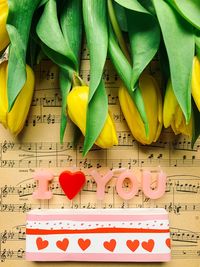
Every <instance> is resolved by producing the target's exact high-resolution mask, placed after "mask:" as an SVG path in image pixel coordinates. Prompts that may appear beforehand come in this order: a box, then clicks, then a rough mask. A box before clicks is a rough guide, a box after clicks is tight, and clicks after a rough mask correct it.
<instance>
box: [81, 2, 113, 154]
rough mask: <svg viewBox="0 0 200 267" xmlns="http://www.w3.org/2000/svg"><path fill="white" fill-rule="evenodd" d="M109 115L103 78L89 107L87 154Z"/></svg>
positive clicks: (85, 143)
mask: <svg viewBox="0 0 200 267" xmlns="http://www.w3.org/2000/svg"><path fill="white" fill-rule="evenodd" d="M95 1H96V0H95ZM107 115H108V98H107V93H106V89H105V86H104V83H103V81H102V79H101V81H100V83H99V85H98V87H97V89H96V91H95V93H94V95H93V98H92V99H91V101H90V102H89V105H88V109H87V121H86V134H85V140H84V147H83V156H85V155H86V154H87V153H88V151H89V150H90V148H91V147H92V146H93V144H94V143H95V141H96V139H97V138H98V136H99V134H100V133H101V130H102V128H103V126H104V124H105V121H106V118H107Z"/></svg>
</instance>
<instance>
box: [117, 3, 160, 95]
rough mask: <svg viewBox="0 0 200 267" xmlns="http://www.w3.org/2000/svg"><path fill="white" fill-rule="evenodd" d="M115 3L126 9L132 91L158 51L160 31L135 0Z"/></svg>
mask: <svg viewBox="0 0 200 267" xmlns="http://www.w3.org/2000/svg"><path fill="white" fill-rule="evenodd" d="M115 1H116V2H117V3H118V4H120V5H122V6H124V7H125V8H126V16H127V24H128V32H129V38H130V45H131V53H132V62H133V70H132V77H131V88H132V90H134V88H135V85H136V83H137V82H138V79H139V77H140V75H141V73H142V72H143V70H144V69H145V67H146V66H147V65H148V64H149V62H150V61H151V60H152V58H153V57H154V56H155V54H156V52H157V51H158V48H159V43H160V29H159V25H158V23H157V21H156V19H155V18H154V16H152V14H151V13H149V12H148V11H147V10H146V9H145V8H144V7H143V6H142V5H141V4H140V3H139V2H138V1H137V0H128V1H127V0H115Z"/></svg>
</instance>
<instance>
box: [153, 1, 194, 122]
mask: <svg viewBox="0 0 200 267" xmlns="http://www.w3.org/2000/svg"><path fill="white" fill-rule="evenodd" d="M153 3H154V7H155V10H156V14H157V17H158V20H159V23H160V27H161V31H162V34H163V38H164V42H165V46H166V50H167V54H168V58H169V65H170V73H171V79H172V85H173V90H174V93H175V95H176V98H177V100H178V103H179V105H180V106H181V109H182V111H183V113H184V116H185V118H186V121H187V122H189V120H190V116H191V77H192V62H193V57H194V33H193V32H194V31H193V29H192V27H191V25H189V24H188V23H187V22H186V21H185V20H184V19H183V18H182V17H181V16H180V15H179V14H178V13H177V12H176V10H174V8H173V7H171V6H170V5H169V4H168V3H166V2H165V1H157V0H153ZM163 14H165V15H163ZM172 29H173V30H172ZM177 70H178V71H177Z"/></svg>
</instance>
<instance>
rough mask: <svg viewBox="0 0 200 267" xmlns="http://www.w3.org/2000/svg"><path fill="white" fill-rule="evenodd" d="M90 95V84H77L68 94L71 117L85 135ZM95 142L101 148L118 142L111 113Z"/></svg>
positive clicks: (68, 109)
mask: <svg viewBox="0 0 200 267" xmlns="http://www.w3.org/2000/svg"><path fill="white" fill-rule="evenodd" d="M88 95H89V87H88V86H75V87H74V88H73V89H72V91H71V92H70V93H69V94H68V96H67V111H68V114H69V117H70V119H71V120H72V121H73V123H74V124H76V125H77V126H78V127H79V129H80V130H81V132H82V134H83V135H85V131H86V112H87V104H88ZM95 144H96V145H97V146H99V147H101V148H109V147H112V146H113V145H117V144H118V140H117V133H116V129H115V125H114V122H113V120H112V117H111V116H110V114H109V113H108V115H107V118H106V121H105V124H104V127H103V129H102V131H101V133H100V135H99V137H98V139H97V140H96V142H95Z"/></svg>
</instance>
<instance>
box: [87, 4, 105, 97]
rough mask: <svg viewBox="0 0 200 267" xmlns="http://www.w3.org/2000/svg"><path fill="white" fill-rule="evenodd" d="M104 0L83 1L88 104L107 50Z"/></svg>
mask: <svg viewBox="0 0 200 267" xmlns="http://www.w3.org/2000/svg"><path fill="white" fill-rule="evenodd" d="M106 10H107V2H106V0H95V1H94V0H83V20H84V25H85V32H86V39H87V46H88V49H89V53H90V92H89V99H88V101H89V102H90V101H91V99H92V97H93V95H94V93H95V91H96V90H97V88H98V86H99V83H100V82H101V78H102V74H103V69H104V65H105V61H106V56H107V50H108V32H107V12H106Z"/></svg>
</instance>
